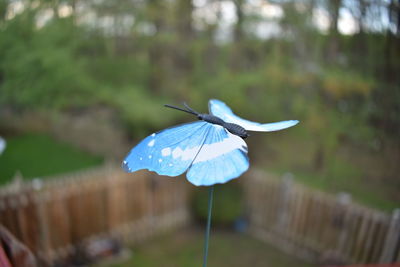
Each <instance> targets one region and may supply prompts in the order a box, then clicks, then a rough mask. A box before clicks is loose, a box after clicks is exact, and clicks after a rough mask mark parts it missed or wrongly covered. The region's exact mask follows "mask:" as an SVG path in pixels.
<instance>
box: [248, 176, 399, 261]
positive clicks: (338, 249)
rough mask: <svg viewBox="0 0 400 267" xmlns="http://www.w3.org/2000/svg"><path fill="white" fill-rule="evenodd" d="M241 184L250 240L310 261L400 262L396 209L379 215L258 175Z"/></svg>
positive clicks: (344, 199) (286, 181)
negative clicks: (253, 237)
mask: <svg viewBox="0 0 400 267" xmlns="http://www.w3.org/2000/svg"><path fill="white" fill-rule="evenodd" d="M243 180H245V181H244V182H243V184H244V186H245V195H246V200H247V208H248V210H247V212H248V215H249V223H250V232H251V233H252V235H254V236H255V237H256V238H259V239H262V240H265V241H267V242H269V243H271V244H273V245H275V246H278V247H279V248H281V249H283V250H285V251H286V252H288V253H290V254H296V255H298V256H302V257H304V258H308V259H310V260H312V261H314V262H315V261H317V262H321V263H322V262H323V263H328V264H333V263H392V262H400V210H395V211H394V212H393V214H392V215H389V214H385V213H383V212H379V211H376V210H372V209H369V208H366V207H363V206H360V205H357V204H355V203H352V202H351V200H350V198H349V197H348V196H346V195H345V194H341V195H339V196H337V197H335V196H332V195H329V194H325V193H322V192H318V191H315V190H312V189H309V188H306V187H304V186H301V185H299V184H295V183H294V182H293V181H292V180H291V179H278V178H276V177H271V176H268V175H266V174H265V173H264V172H263V173H260V172H255V171H253V172H250V173H249V174H247V175H246V177H244V179H243Z"/></svg>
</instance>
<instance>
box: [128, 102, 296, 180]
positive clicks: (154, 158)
mask: <svg viewBox="0 0 400 267" xmlns="http://www.w3.org/2000/svg"><path fill="white" fill-rule="evenodd" d="M165 106H167V107H170V108H174V109H177V110H181V111H184V112H187V113H190V114H193V115H195V116H197V118H198V119H199V120H200V121H198V122H192V123H187V124H183V125H179V126H175V127H172V128H168V129H166V130H163V131H160V132H158V133H153V134H152V135H150V136H148V137H146V138H145V139H144V140H143V141H141V142H140V143H139V144H138V145H137V146H135V147H134V148H133V149H132V150H131V151H130V153H129V154H128V156H127V157H126V158H125V160H124V161H123V164H122V166H123V168H124V170H125V171H127V172H134V171H137V170H141V169H148V170H150V171H155V172H156V173H158V174H160V175H168V176H178V175H180V174H182V173H184V172H186V171H187V174H186V176H187V179H188V180H189V182H191V183H192V184H194V185H196V186H211V185H214V184H218V183H226V182H228V181H229V180H232V179H234V178H237V177H239V176H240V175H241V174H242V173H244V172H245V171H246V170H247V169H248V168H249V159H248V157H247V145H246V143H245V142H244V140H243V139H244V138H246V137H248V134H247V131H258V132H270V131H278V130H282V129H285V128H288V127H292V126H294V125H296V124H297V123H298V121H297V120H289V121H281V122H275V123H266V124H261V123H257V122H252V121H248V120H245V119H242V118H240V117H239V116H237V115H235V114H234V113H233V112H232V110H231V109H230V108H229V107H228V106H227V105H226V104H225V103H224V102H222V101H220V100H216V99H212V100H210V101H209V112H210V114H200V113H198V112H196V111H194V110H193V109H191V108H190V107H188V106H187V105H186V104H185V109H183V108H179V107H175V106H170V105H165Z"/></svg>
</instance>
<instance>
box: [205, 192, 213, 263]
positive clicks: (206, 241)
mask: <svg viewBox="0 0 400 267" xmlns="http://www.w3.org/2000/svg"><path fill="white" fill-rule="evenodd" d="M213 193H214V186H213V185H212V186H210V189H209V193H208V215H207V228H206V236H205V241H204V259H203V267H207V257H208V241H209V239H210V228H211V210H212V203H213Z"/></svg>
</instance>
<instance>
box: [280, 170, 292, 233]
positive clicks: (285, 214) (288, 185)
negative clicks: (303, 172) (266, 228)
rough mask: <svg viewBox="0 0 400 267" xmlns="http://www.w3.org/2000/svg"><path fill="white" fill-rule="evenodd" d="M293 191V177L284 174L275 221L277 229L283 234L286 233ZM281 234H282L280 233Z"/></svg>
mask: <svg viewBox="0 0 400 267" xmlns="http://www.w3.org/2000/svg"><path fill="white" fill-rule="evenodd" d="M292 189H293V175H292V174H284V175H283V179H282V184H281V190H280V194H281V196H280V207H279V213H278V220H277V228H278V229H281V230H282V229H284V231H283V233H287V229H286V228H287V227H288V224H289V221H290V218H289V216H290V210H289V204H290V199H291V194H292ZM281 233H282V232H281Z"/></svg>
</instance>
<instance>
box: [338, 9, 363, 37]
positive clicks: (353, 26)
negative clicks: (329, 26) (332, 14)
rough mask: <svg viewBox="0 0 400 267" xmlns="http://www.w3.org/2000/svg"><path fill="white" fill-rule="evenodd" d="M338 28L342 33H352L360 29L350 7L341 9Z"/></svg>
mask: <svg viewBox="0 0 400 267" xmlns="http://www.w3.org/2000/svg"><path fill="white" fill-rule="evenodd" d="M338 30H339V32H340V33H341V34H345V35H352V34H355V33H356V32H358V31H359V25H358V22H357V21H356V19H355V18H354V17H353V15H352V14H351V13H350V11H349V10H348V9H345V8H341V9H340V17H339V23H338Z"/></svg>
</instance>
